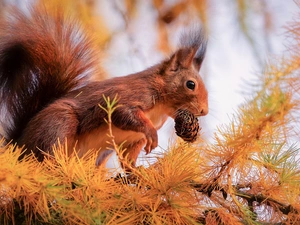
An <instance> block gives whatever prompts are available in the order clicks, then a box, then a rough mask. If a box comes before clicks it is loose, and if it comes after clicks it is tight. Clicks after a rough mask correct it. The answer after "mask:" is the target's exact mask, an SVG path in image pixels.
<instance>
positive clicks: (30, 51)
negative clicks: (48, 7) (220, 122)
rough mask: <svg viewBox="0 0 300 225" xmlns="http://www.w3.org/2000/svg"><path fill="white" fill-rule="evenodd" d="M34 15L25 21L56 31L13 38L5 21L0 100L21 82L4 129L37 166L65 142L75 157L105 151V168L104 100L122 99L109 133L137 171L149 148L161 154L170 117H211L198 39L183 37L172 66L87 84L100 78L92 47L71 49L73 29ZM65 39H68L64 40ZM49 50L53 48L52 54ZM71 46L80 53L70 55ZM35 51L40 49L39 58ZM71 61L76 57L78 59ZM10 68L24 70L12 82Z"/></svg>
mask: <svg viewBox="0 0 300 225" xmlns="http://www.w3.org/2000/svg"><path fill="white" fill-rule="evenodd" d="M15 13H17V15H18V18H22V19H24V18H27V17H26V16H25V15H23V14H22V13H20V12H16V11H15ZM43 13H44V12H43ZM31 14H32V15H34V17H33V19H28V18H27V20H28V21H27V23H32V24H35V25H37V24H38V25H39V26H40V28H43V26H46V24H47V23H49V24H52V26H53V27H50V28H49V27H44V29H45V31H44V33H43V34H40V33H39V32H41V31H42V29H36V30H34V29H33V30H31V31H30V33H29V29H27V28H28V27H26V26H25V27H24V26H23V25H24V24H22V23H23V22H22V21H21V20H20V19H19V20H17V21H18V23H17V24H15V27H14V28H13V29H14V30H11V29H12V28H10V27H9V26H7V23H8V22H7V21H6V24H4V28H2V33H1V35H2V38H1V37H0V53H3V54H2V55H5V54H6V55H8V56H9V57H4V56H2V57H1V56H0V81H1V82H2V83H1V86H2V88H1V89H0V91H1V92H0V96H4V91H7V90H11V88H12V87H13V86H14V87H15V84H16V83H17V82H20V79H22V80H21V81H24V82H23V83H22V84H20V87H19V89H14V90H13V91H12V93H13V95H12V96H15V97H8V98H6V102H5V105H4V104H1V107H7V111H8V112H10V113H11V114H12V118H13V119H12V123H11V124H8V125H6V126H4V130H5V128H6V138H7V139H15V140H16V141H17V143H18V144H19V145H23V144H24V145H25V146H26V148H27V149H28V150H27V152H30V151H33V152H34V153H35V154H36V155H37V156H38V158H39V159H40V160H42V159H43V154H42V153H41V152H40V151H39V150H38V149H42V150H44V151H46V152H50V153H51V149H52V146H53V145H54V144H56V143H57V140H58V138H59V140H60V141H61V142H64V141H65V140H67V142H68V147H69V151H70V153H71V152H72V151H73V149H74V147H75V149H76V151H78V152H79V153H80V154H84V153H85V152H86V151H87V150H89V149H95V150H100V151H99V152H100V153H99V163H102V162H103V161H104V160H105V158H106V157H107V155H109V153H110V152H111V151H110V150H108V148H109V147H111V146H109V145H108V144H107V142H108V141H109V138H108V137H107V135H106V134H107V132H108V125H107V124H106V123H105V120H104V119H105V118H107V115H106V112H105V111H104V110H103V109H101V108H100V107H99V106H98V105H99V104H100V105H102V106H103V107H105V106H106V104H105V101H104V99H103V95H104V96H106V97H110V98H111V99H113V98H114V97H115V96H116V95H118V97H119V100H118V105H119V107H118V108H117V109H116V110H115V111H114V113H113V114H112V123H113V124H112V130H113V134H114V136H115V141H116V143H117V144H121V143H123V142H124V141H125V143H124V145H123V147H124V148H126V151H125V155H126V156H127V157H128V158H129V159H130V160H131V161H132V164H133V165H134V164H135V162H136V159H137V157H138V154H139V153H140V151H141V149H142V148H143V147H144V146H145V150H146V153H149V152H151V150H152V149H154V148H155V147H157V144H158V137H157V130H158V129H159V128H160V127H161V126H162V125H163V124H164V122H165V121H166V119H167V117H172V118H174V116H175V112H176V111H177V110H178V109H188V110H189V111H190V112H191V113H193V114H195V115H197V116H204V115H206V114H207V113H208V100H207V99H208V96H207V90H206V88H205V86H204V83H203V81H202V79H201V77H200V76H199V74H198V72H199V69H200V67H201V63H202V61H203V58H204V54H205V48H206V41H205V40H204V39H203V36H202V34H201V33H200V31H193V32H190V33H186V34H185V36H184V37H183V39H182V45H181V47H180V48H179V49H178V50H177V51H176V52H175V53H174V54H173V55H172V56H171V57H170V59H166V60H165V61H163V62H161V63H159V64H157V65H155V66H153V67H151V68H149V69H146V70H144V71H142V72H139V73H136V74H131V75H128V76H124V77H117V78H112V79H108V80H104V81H88V79H87V77H88V76H89V74H90V73H93V72H94V71H97V70H96V60H95V58H94V53H93V50H92V48H90V46H89V40H88V39H87V38H86V37H85V36H83V38H82V40H77V41H78V42H79V43H73V42H74V40H70V36H71V35H70V34H71V33H72V29H75V28H74V25H73V24H72V23H69V22H66V21H65V19H64V18H63V17H58V18H56V19H54V20H53V19H52V18H51V17H50V16H47V15H46V16H42V15H41V12H39V10H37V9H33V10H32V11H31ZM37 18H38V19H37ZM39 18H44V19H43V20H41V19H39ZM45 18H46V20H45ZM47 20H49V22H48V21H47ZM51 21H52V22H51ZM53 21H54V22H53ZM58 22H59V23H58ZM26 29H27V30H26ZM3 30H5V31H6V32H8V33H9V34H11V35H15V34H16V31H17V30H19V31H22V32H23V36H24V37H26V40H25V39H22V37H23V36H22V35H21V37H15V36H14V37H13V38H14V39H13V40H12V41H8V40H6V39H5V38H8V35H7V34H5V35H3ZM26 32H27V33H26ZM64 32H65V33H67V34H68V35H60V34H64ZM57 33H58V35H57V37H56V36H55V35H56V34H57ZM63 37H64V38H65V37H67V38H68V37H69V39H66V40H65V39H64V38H63ZM46 41H47V42H46ZM27 42H28V43H30V44H31V46H28V45H27V44H26V43H27ZM59 42H62V43H59ZM64 42H66V44H65V45H64ZM49 43H53V44H51V46H48V45H49ZM1 45H2V46H1ZM17 45H21V48H17V53H18V54H16V53H15V50H14V51H13V50H12V49H14V46H17ZM73 45H74V46H75V45H76V46H77V47H76V48H72V46H73ZM35 46H37V47H39V49H38V51H37V50H36V48H35ZM49 48H50V49H49ZM20 49H21V50H20ZM20 52H21V53H22V54H23V55H24V56H25V55H28V59H26V60H24V59H23V58H25V57H22V58H21V59H20V57H19V55H20V54H19V53H20ZM48 55H50V56H51V57H48ZM74 55H75V56H76V55H77V56H78V57H77V58H74V57H75V56H74ZM80 57H81V58H80ZM12 60H21V62H20V66H19V70H15V71H13V73H12V77H13V78H11V77H10V78H9V77H8V75H9V73H10V70H9V69H10V68H11V66H10V65H12V64H13V63H14V61H12ZM68 62H71V63H69V64H67V63H68ZM85 63H87V65H85ZM7 68H8V69H7ZM82 74H83V75H84V76H83V75H82ZM79 78H80V79H79ZM35 79H36V80H38V81H39V82H38V85H37V87H36V86H35V85H33V82H34V81H35ZM187 81H193V82H194V83H195V88H194V89H191V88H189V87H188V85H187ZM33 87H34V88H33ZM57 91H58V93H57ZM20 96H22V98H21V100H22V99H23V98H24V101H21V102H20V104H18V105H17V106H15V107H12V108H11V106H10V104H14V103H15V102H16V101H17V99H20ZM25 104H26V105H25ZM22 110H25V111H26V110H28V113H27V114H26V113H25V114H24V113H23V112H22ZM20 121H22V122H20ZM2 123H3V121H2ZM4 125H5V123H4Z"/></svg>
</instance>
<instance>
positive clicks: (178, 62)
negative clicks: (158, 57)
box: [168, 48, 197, 71]
mask: <svg viewBox="0 0 300 225" xmlns="http://www.w3.org/2000/svg"><path fill="white" fill-rule="evenodd" d="M196 51H197V50H196V49H194V48H181V49H179V50H177V51H176V52H175V53H174V54H173V55H172V56H171V58H170V60H169V62H168V70H169V71H177V70H178V69H179V68H189V67H190V66H191V65H192V63H193V61H194V60H195V59H194V56H195V54H196Z"/></svg>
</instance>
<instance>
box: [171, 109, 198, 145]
mask: <svg viewBox="0 0 300 225" xmlns="http://www.w3.org/2000/svg"><path fill="white" fill-rule="evenodd" d="M176 114H177V115H176V117H175V130H176V134H177V136H179V137H181V138H182V139H183V140H184V141H187V142H194V141H196V139H197V136H198V132H199V123H198V119H197V118H196V117H195V116H194V115H193V114H192V113H191V112H189V111H188V110H183V109H180V110H178V111H177V113H176Z"/></svg>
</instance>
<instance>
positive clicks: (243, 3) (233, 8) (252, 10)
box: [0, 0, 299, 164]
mask: <svg viewBox="0 0 300 225" xmlns="http://www.w3.org/2000/svg"><path fill="white" fill-rule="evenodd" d="M33 3H35V4H43V5H46V6H47V7H49V8H51V7H53V6H55V5H61V6H62V7H63V8H64V9H65V10H66V11H68V12H69V13H70V14H73V16H74V15H75V17H77V18H78V19H79V20H81V22H82V23H83V24H84V26H85V27H86V28H87V29H88V30H89V31H90V32H92V33H93V35H94V36H95V37H96V42H97V43H96V46H97V47H99V50H100V51H101V54H102V61H101V64H102V66H103V69H104V71H105V74H106V75H105V76H106V77H112V76H123V75H126V74H130V73H134V72H137V71H140V70H143V69H145V68H147V67H149V66H152V65H154V64H155V63H158V62H160V60H162V59H164V58H165V57H168V56H169V55H170V54H171V53H172V52H174V51H175V49H176V45H177V43H178V39H179V37H180V33H181V32H182V31H184V29H186V28H187V27H190V26H193V25H195V24H201V26H202V27H203V28H204V29H206V31H207V33H208V37H209V42H208V49H207V55H206V58H205V61H204V63H203V66H202V69H201V71H200V74H201V76H202V78H203V79H204V82H205V84H206V86H207V89H208V92H209V110H210V112H209V115H208V116H206V117H203V118H201V119H200V125H201V127H202V135H203V137H204V138H205V139H207V140H209V141H213V135H214V132H215V131H216V130H217V129H218V127H219V126H222V124H224V123H225V124H226V123H228V122H229V121H231V119H232V115H233V113H234V112H235V111H236V110H237V108H238V105H239V104H241V103H243V102H244V101H245V99H248V98H250V97H251V93H253V92H254V91H255V89H256V86H257V85H259V80H260V74H262V73H263V71H264V69H265V68H266V65H267V64H268V61H269V60H270V59H272V58H274V57H275V58H281V57H284V55H285V54H287V52H286V51H287V50H286V48H285V45H286V44H287V36H286V29H285V26H286V25H288V23H289V22H291V21H293V19H294V18H295V17H297V16H298V14H299V4H298V2H297V1H293V0H284V1H283V0H272V1H270V0H59V1H58V0H35V1H33V0H30V1H29V0H27V1H25V0H10V1H9V0H0V12H1V11H3V10H2V9H4V8H5V6H7V5H10V4H15V5H18V6H19V7H22V8H24V9H25V10H26V5H28V4H33ZM101 79H102V78H101ZM173 127H174V123H173V121H172V120H168V121H167V123H166V124H165V126H163V127H162V128H161V130H160V131H159V135H160V136H159V145H160V147H159V148H158V149H156V150H155V151H154V154H155V153H158V152H160V151H161V150H163V149H166V148H167V146H168V145H169V144H170V142H172V141H174V139H175V134H174V129H173ZM110 163H111V164H114V162H110Z"/></svg>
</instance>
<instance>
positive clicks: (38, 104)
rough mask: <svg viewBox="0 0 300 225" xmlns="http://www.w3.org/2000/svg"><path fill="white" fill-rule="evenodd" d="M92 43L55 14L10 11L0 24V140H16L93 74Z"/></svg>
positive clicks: (71, 22) (73, 24)
mask: <svg viewBox="0 0 300 225" xmlns="http://www.w3.org/2000/svg"><path fill="white" fill-rule="evenodd" d="M92 45H93V44H92V40H91V39H90V38H89V37H87V35H86V34H85V32H83V30H81V28H80V26H79V25H78V23H76V21H74V20H72V19H70V18H66V17H65V16H64V14H63V13H62V12H60V11H59V10H57V12H56V13H55V15H54V16H53V15H52V14H49V13H47V12H46V10H44V9H41V8H37V7H34V8H31V9H29V11H28V12H23V11H21V10H19V9H16V8H13V9H10V10H9V12H8V14H5V18H2V19H1V21H0V99H1V102H0V115H2V118H1V121H0V122H1V126H2V128H3V130H4V131H5V133H4V134H3V136H4V137H5V138H6V140H11V139H13V140H15V141H16V140H18V138H19V137H20V135H21V133H22V131H23V129H24V128H25V127H26V125H27V123H28V122H29V120H30V119H31V118H33V117H34V115H35V114H36V113H38V112H39V111H40V110H41V109H43V108H44V107H45V106H47V105H48V104H50V103H51V102H53V101H54V100H55V99H59V98H61V97H62V96H64V95H65V94H67V93H68V92H69V91H71V90H74V89H77V88H79V87H81V86H83V85H85V83H86V82H87V81H88V78H89V77H90V75H91V74H94V73H98V66H97V65H98V58H97V55H96V54H95V52H94V50H93V46H92Z"/></svg>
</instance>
